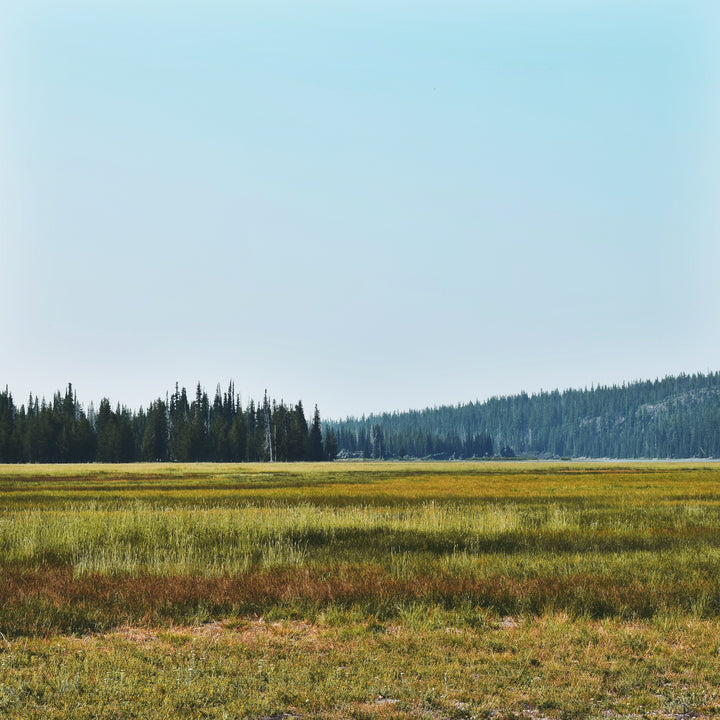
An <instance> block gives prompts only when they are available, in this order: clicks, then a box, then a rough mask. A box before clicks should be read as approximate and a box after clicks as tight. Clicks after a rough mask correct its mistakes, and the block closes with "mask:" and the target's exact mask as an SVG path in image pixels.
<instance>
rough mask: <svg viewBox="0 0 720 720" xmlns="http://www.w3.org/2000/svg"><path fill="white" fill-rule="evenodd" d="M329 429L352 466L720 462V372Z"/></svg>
mask: <svg viewBox="0 0 720 720" xmlns="http://www.w3.org/2000/svg"><path fill="white" fill-rule="evenodd" d="M329 427H331V428H332V429H333V430H334V431H335V434H336V436H337V441H338V446H339V448H340V454H341V455H345V456H351V457H366V458H370V457H405V456H411V457H434V458H437V459H442V458H452V457H455V458H471V457H489V456H491V455H493V454H498V455H501V456H508V455H520V456H539V457H610V458H634V457H647V458H655V457H657V458H665V457H668V458H691V457H697V458H706V457H718V456H720V373H709V374H707V375H704V374H697V375H679V376H678V377H666V378H664V379H663V380H655V381H647V382H636V383H631V384H629V385H622V386H620V387H618V386H613V387H596V388H591V389H590V390H588V389H585V390H566V391H564V392H560V391H558V390H554V391H553V392H540V393H538V394H536V395H531V396H529V395H527V394H526V393H520V394H519V395H515V396H512V397H494V398H491V399H490V400H487V401H485V402H482V403H480V402H476V403H468V404H466V405H457V406H444V407H436V408H428V409H426V410H419V411H410V412H404V413H384V414H382V415H370V416H369V417H363V418H362V419H355V418H349V419H348V420H346V421H344V422H335V423H332V424H330V425H329Z"/></svg>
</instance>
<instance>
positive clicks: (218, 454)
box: [0, 382, 337, 462]
mask: <svg viewBox="0 0 720 720" xmlns="http://www.w3.org/2000/svg"><path fill="white" fill-rule="evenodd" d="M315 412H316V417H315V418H314V420H313V429H312V437H311V432H310V430H309V429H308V425H307V421H306V420H305V414H304V412H303V406H302V403H301V402H299V403H298V404H297V405H295V407H294V408H290V407H288V406H287V405H285V403H284V402H282V401H281V402H280V403H279V404H278V403H277V402H276V401H274V400H271V399H270V398H269V397H268V395H267V392H266V393H265V397H264V399H263V403H262V404H261V405H259V404H258V405H256V404H255V402H254V401H252V400H251V401H250V403H249V405H248V407H247V409H246V410H243V409H242V407H241V405H240V398H239V397H238V396H236V395H235V388H234V385H233V383H232V382H231V383H230V385H229V387H228V390H227V392H226V393H222V392H221V390H220V386H219V385H218V386H217V389H216V392H215V397H214V399H213V403H212V405H211V404H210V401H209V399H208V396H207V393H206V392H205V391H204V390H203V389H202V387H201V386H200V384H198V385H197V387H196V390H195V398H194V400H193V401H192V402H189V400H188V395H187V391H186V390H185V388H180V387H178V385H177V383H176V385H175V392H174V393H173V394H172V395H171V396H170V397H169V398H166V400H165V401H163V400H161V399H159V398H158V399H157V400H155V401H154V402H152V403H151V404H150V406H149V408H148V409H147V412H146V411H144V410H143V409H142V408H140V410H139V411H138V412H137V413H135V414H133V413H132V412H131V411H130V410H128V409H127V408H125V407H120V406H119V405H118V406H117V407H116V409H115V410H113V409H112V406H111V404H110V400H109V399H108V398H103V399H102V400H101V402H100V406H99V408H98V410H97V412H95V410H94V409H93V406H92V404H91V405H90V409H89V411H88V414H87V415H86V414H85V412H84V410H83V408H82V407H81V405H80V404H79V403H78V402H77V398H76V396H75V394H74V392H73V389H72V386H71V385H69V386H68V389H67V392H66V393H65V396H62V395H61V394H60V393H56V394H55V396H54V398H53V402H52V403H47V402H46V401H45V400H44V399H43V400H42V401H41V402H40V401H38V399H37V398H36V397H35V398H33V396H32V395H30V398H29V400H28V404H27V407H25V406H24V405H23V406H21V407H20V408H17V407H16V406H15V404H14V402H13V398H12V395H11V393H10V391H9V390H8V389H7V388H6V389H5V391H4V392H2V393H0V462H92V461H94V460H97V461H99V462H132V461H136V460H146V461H159V462H163V461H167V460H172V461H178V462H196V461H211V462H244V461H264V460H280V461H292V460H304V459H306V457H308V452H309V450H310V448H312V456H313V457H314V458H316V459H319V460H322V459H325V458H326V457H327V455H328V453H329V452H331V453H332V456H333V458H334V456H335V454H336V453H337V444H335V445H334V446H333V444H332V441H331V442H330V445H329V446H328V448H329V449H325V448H324V447H323V442H322V438H321V437H320V415H319V412H318V411H317V407H316V408H315ZM333 448H334V449H333Z"/></svg>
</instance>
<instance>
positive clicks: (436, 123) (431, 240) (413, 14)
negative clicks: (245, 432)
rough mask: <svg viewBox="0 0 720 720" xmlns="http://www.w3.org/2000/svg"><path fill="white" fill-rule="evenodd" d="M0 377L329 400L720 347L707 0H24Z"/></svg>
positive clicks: (15, 387)
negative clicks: (230, 386) (200, 387)
mask: <svg viewBox="0 0 720 720" xmlns="http://www.w3.org/2000/svg"><path fill="white" fill-rule="evenodd" d="M3 15H4V18H3V28H2V29H1V30H0V203H1V204H0V263H1V264H2V290H1V291H0V292H1V295H0V303H1V310H0V332H1V333H2V337H3V342H2V345H1V346H0V381H1V383H2V385H3V386H4V385H5V383H7V384H8V385H9V386H10V389H11V390H12V391H13V392H14V394H15V397H16V399H17V400H19V401H23V400H25V398H26V396H27V393H28V392H30V391H31V390H32V391H33V392H37V393H40V394H45V395H46V396H49V395H51V394H52V392H53V391H54V390H56V389H60V388H62V387H64V386H65V384H66V383H67V382H68V381H70V382H72V383H73V384H74V385H75V386H76V388H77V389H78V393H79V397H80V399H81V400H82V401H83V402H85V403H88V402H89V401H90V400H93V401H95V402H96V403H97V401H98V400H99V398H100V397H102V396H103V395H109V396H110V398H111V400H112V401H113V402H117V401H119V402H122V403H125V404H128V405H130V406H132V407H138V406H139V405H141V404H142V405H145V406H146V405H147V404H148V403H149V402H150V401H151V400H152V399H153V398H155V397H156V396H158V395H160V394H164V393H165V390H166V389H170V388H172V386H173V384H174V382H175V380H178V381H179V382H180V383H181V384H185V385H187V386H188V387H194V385H195V383H196V382H197V381H198V380H199V381H201V382H202V383H203V384H204V385H205V386H206V387H207V389H208V391H210V392H212V391H213V390H214V385H215V383H216V382H218V381H220V382H221V383H222V384H223V386H226V385H227V381H228V380H229V379H230V378H233V379H234V380H235V383H236V388H237V389H238V390H239V391H240V392H241V393H242V394H243V398H247V397H248V396H252V397H255V398H258V397H260V396H261V395H262V392H263V390H264V388H267V389H268V391H269V392H270V394H271V395H273V396H275V397H277V398H280V397H283V398H285V399H286V400H287V401H289V402H295V401H297V399H302V400H303V401H304V402H305V403H306V404H308V405H311V404H312V403H315V402H317V403H318V404H319V406H320V409H321V412H322V413H323V415H324V416H334V417H340V416H344V415H346V414H358V415H359V414H362V413H369V412H378V411H383V410H395V409H406V408H411V407H415V408H417V407H424V406H427V405H433V404H442V403H456V402H464V401H469V400H475V399H484V398H487V397H489V396H491V395H495V394H510V393H515V392H519V391H520V390H523V389H524V390H526V391H528V392H533V391H537V390H539V389H540V388H545V389H552V388H555V387H560V388H565V387H571V386H572V387H576V386H585V385H587V386H589V385H590V384H591V383H596V384H597V383H603V384H611V383H614V382H622V381H623V380H633V379H637V378H648V377H651V378H654V377H656V376H663V375H665V374H668V373H677V372H681V371H686V372H693V371H698V370H700V371H705V370H708V369H711V370H718V369H720V360H719V359H720V332H718V330H719V329H720V283H718V270H719V263H720V209H719V208H720V47H719V45H720V44H719V43H718V42H717V38H718V36H719V33H720V7H719V6H718V3H717V2H715V0H707V1H701V0H695V1H693V0H677V1H662V0H657V1H653V2H651V1H650V0H625V1H624V2H611V1H610V0H607V1H601V0H596V1H595V0H588V1H587V2H582V1H580V2H559V1H558V0H556V1H551V0H532V1H531V0H493V1H485V2H484V1H482V0H476V1H475V2H448V1H441V0H430V1H425V2H405V1H403V2H399V1H398V2H392V1H391V0H390V1H387V2H374V1H370V2H362V3H361V2H357V1H355V0H346V1H345V2H342V1H336V2H329V1H328V2H320V1H318V2H304V1H303V0H296V1H294V2H280V1H275V0H263V1H260V0H258V1H257V2H229V1H228V2H219V1H214V2H213V1H210V2H199V1H198V2H188V1H186V2H179V3H178V2H170V1H169V0H167V1H163V0H147V1H145V2H140V1H139V0H134V1H133V0H126V1H125V2H120V1H115V2H110V1H107V2H102V1H100V2H98V1H97V0H94V1H92V2H90V1H89V0H86V1H84V2H81V1H80V0H52V1H51V0H45V1H40V0H28V1H27V2H23V3H17V4H13V5H11V6H10V7H8V8H5V9H4V10H3Z"/></svg>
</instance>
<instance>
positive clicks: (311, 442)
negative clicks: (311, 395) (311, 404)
mask: <svg viewBox="0 0 720 720" xmlns="http://www.w3.org/2000/svg"><path fill="white" fill-rule="evenodd" d="M306 458H307V459H308V460H312V461H318V460H325V459H326V455H325V452H324V451H323V444H322V429H321V425H320V412H319V411H318V408H317V405H316V406H315V412H314V413H313V419H312V424H311V425H310V432H309V433H308V443H307V454H306Z"/></svg>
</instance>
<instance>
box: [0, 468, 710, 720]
mask: <svg viewBox="0 0 720 720" xmlns="http://www.w3.org/2000/svg"><path fill="white" fill-rule="evenodd" d="M719 481H720V466H718V465H714V464H711V463H708V464H684V463H672V464H670V463H667V464H666V463H656V464H649V463H642V464H640V463H639V464H605V463H588V464H556V463H548V464H531V463H517V464H515V463H512V464H511V463H477V464H471V463H446V464H405V463H366V464H363V463H357V464H340V463H335V464H323V465H310V464H298V465H289V466H280V465H271V464H270V465H210V464H209V465H202V464H199V465H130V466H112V465H68V466H38V465H25V466H0V571H1V572H2V583H0V632H1V633H2V635H1V636H0V716H3V717H4V716H8V717H18V718H25V717H27V718H31V717H40V716H43V717H78V718H82V717H88V718H90V717H103V718H105V717H107V718H111V717H112V718H116V717H143V718H145V717H147V718H155V717H165V716H168V715H174V716H183V715H185V716H187V717H217V718H221V717H249V718H259V717H262V716H270V715H281V714H282V713H287V714H290V715H292V716H299V717H320V716H325V717H328V718H336V717H337V718H340V717H357V718H362V717H398V718H399V717H417V718H421V717H427V718H442V717H488V718H489V717H500V718H503V717H506V718H512V717H517V718H522V717H530V718H540V717H548V718H572V717H577V718H585V717H598V718H600V717H631V716H632V717H643V716H646V717H683V716H684V717H690V713H696V715H697V716H702V715H705V716H706V717H716V716H719V715H720V695H718V690H717V688H720V572H719V570H720V482H719Z"/></svg>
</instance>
